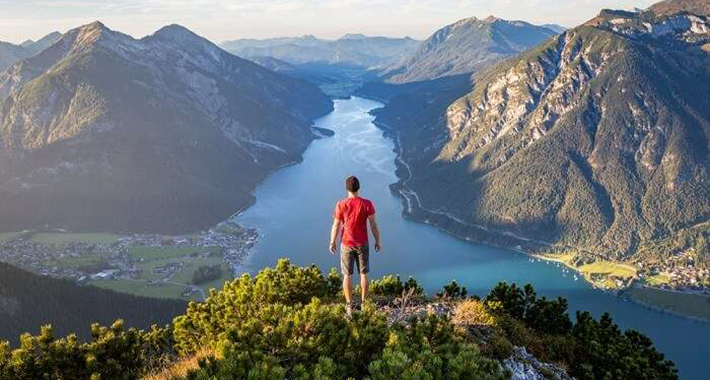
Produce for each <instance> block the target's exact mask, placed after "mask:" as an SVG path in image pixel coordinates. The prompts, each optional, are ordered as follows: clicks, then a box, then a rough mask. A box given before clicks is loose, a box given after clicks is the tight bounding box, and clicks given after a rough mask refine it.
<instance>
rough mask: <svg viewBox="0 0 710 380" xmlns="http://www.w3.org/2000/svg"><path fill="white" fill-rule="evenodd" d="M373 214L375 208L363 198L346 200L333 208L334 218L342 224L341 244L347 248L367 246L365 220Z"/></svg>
mask: <svg viewBox="0 0 710 380" xmlns="http://www.w3.org/2000/svg"><path fill="white" fill-rule="evenodd" d="M374 214H375V206H373V205H372V202H370V201H369V200H367V199H364V198H360V197H357V198H346V199H343V200H342V201H340V202H338V204H337V205H336V206H335V215H334V218H335V219H337V220H340V221H341V222H343V232H342V234H341V240H340V241H341V242H342V244H343V245H345V246H347V247H361V246H365V245H368V239H367V218H368V217H369V216H370V215H374Z"/></svg>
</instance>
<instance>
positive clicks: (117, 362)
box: [0, 321, 170, 380]
mask: <svg viewBox="0 0 710 380" xmlns="http://www.w3.org/2000/svg"><path fill="white" fill-rule="evenodd" d="M167 331H168V330H164V329H158V328H155V327H154V328H153V329H152V330H151V331H148V332H143V331H139V330H135V329H128V330H125V329H124V328H123V322H122V321H116V322H115V323H114V324H113V325H112V326H110V327H101V326H99V325H96V324H95V325H92V326H91V335H92V339H91V341H90V342H87V343H80V342H79V341H78V339H77V338H76V336H74V335H69V336H67V337H65V338H61V339H57V338H55V337H54V332H53V330H52V328H51V327H50V326H44V327H42V329H41V331H40V334H39V335H37V336H32V335H30V334H24V335H23V336H22V337H21V338H20V346H19V347H18V348H17V349H14V350H10V348H9V345H8V344H6V343H3V344H0V379H7V380H10V379H12V380H25V379H26V380H36V379H77V380H84V379H85V380H96V379H116V380H121V379H135V378H137V377H139V376H140V375H142V374H143V372H144V371H145V369H146V368H148V367H149V366H150V365H151V364H153V363H158V362H161V361H162V360H163V359H164V358H158V356H161V355H167V353H168V351H169V345H170V343H169V342H168V341H166V340H164V338H165V337H166V336H168V335H169V333H168V332H167Z"/></svg>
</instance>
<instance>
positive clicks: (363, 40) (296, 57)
mask: <svg viewBox="0 0 710 380" xmlns="http://www.w3.org/2000/svg"><path fill="white" fill-rule="evenodd" d="M419 44H421V41H417V40H414V39H411V38H409V37H405V38H390V37H369V36H365V35H362V34H346V35H345V36H343V37H341V38H339V39H337V40H324V39H319V38H316V37H315V36H311V35H306V36H302V37H282V38H271V39H265V40H256V39H240V40H233V41H226V42H223V43H222V44H220V46H221V47H222V48H224V49H225V50H227V51H229V52H231V53H233V54H236V55H238V56H240V57H244V58H254V57H271V58H276V59H279V60H281V61H285V62H288V63H290V64H298V65H300V64H308V63H319V64H330V65H345V66H352V67H361V68H372V67H377V66H381V65H385V64H388V63H390V62H392V61H395V60H397V59H400V58H402V57H404V56H407V55H408V54H410V53H411V52H413V51H415V50H416V49H417V48H418V47H419Z"/></svg>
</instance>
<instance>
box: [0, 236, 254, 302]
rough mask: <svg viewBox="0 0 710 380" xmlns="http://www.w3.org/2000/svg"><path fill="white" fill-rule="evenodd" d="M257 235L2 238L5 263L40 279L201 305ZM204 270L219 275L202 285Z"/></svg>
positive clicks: (235, 266)
mask: <svg viewBox="0 0 710 380" xmlns="http://www.w3.org/2000/svg"><path fill="white" fill-rule="evenodd" d="M257 238H258V236H257V234H256V231H254V230H245V229H243V228H241V227H240V226H238V225H235V224H231V223H221V224H219V225H218V226H216V227H214V228H213V229H210V230H208V231H205V232H200V233H195V234H191V235H186V236H165V235H150V234H135V235H130V236H120V235H113V234H71V233H63V232H45V233H42V232H39V233H38V232H30V231H25V232H21V233H14V234H7V235H6V236H5V237H4V238H1V237H0V248H1V249H2V252H3V261H5V262H8V263H11V264H13V265H15V266H18V267H20V268H23V269H26V270H29V271H32V272H34V273H37V274H41V275H45V276H50V277H54V278H60V279H66V280H70V281H73V282H75V283H77V284H79V285H93V286H97V287H100V288H105V289H111V290H115V291H118V292H122V293H129V294H133V295H137V296H146V297H154V298H172V299H186V300H197V301H201V300H204V299H205V298H206V295H208V294H209V290H210V289H211V288H219V287H221V285H222V284H223V283H224V282H226V281H228V280H229V279H231V278H233V274H234V273H235V272H238V271H239V268H240V266H241V264H242V262H243V260H244V258H245V257H246V255H247V254H248V253H249V249H250V248H251V247H252V246H253V245H254V244H255V243H256V241H257ZM200 268H218V270H216V272H218V275H216V276H214V278H209V279H208V280H207V281H198V279H197V278H196V277H195V272H196V271H198V270H199V269H200Z"/></svg>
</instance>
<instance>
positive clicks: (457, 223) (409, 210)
mask: <svg viewBox="0 0 710 380" xmlns="http://www.w3.org/2000/svg"><path fill="white" fill-rule="evenodd" d="M363 98H366V97H363ZM371 100H375V101H379V100H377V99H371ZM373 124H375V126H376V127H378V128H379V129H381V130H382V131H383V134H384V136H385V137H387V138H390V139H391V140H392V141H393V142H394V153H395V154H396V158H395V165H396V166H397V169H400V170H396V171H395V175H396V176H397V178H398V181H397V182H395V183H393V184H391V185H390V190H391V192H392V193H393V194H394V195H395V196H397V197H399V198H400V199H401V200H402V203H403V210H402V215H403V216H404V217H405V218H406V219H409V220H412V221H415V222H417V223H422V224H426V225H429V226H432V227H434V228H436V229H437V230H439V231H441V232H444V233H446V234H448V235H450V236H453V237H455V238H457V239H460V240H464V241H466V242H469V243H474V244H481V245H486V246H491V247H495V248H502V249H506V250H510V251H514V252H517V253H520V254H524V255H526V256H528V257H530V258H534V259H538V260H545V261H550V262H555V263H559V264H562V265H564V266H565V267H566V268H568V269H571V270H573V271H574V272H575V273H577V274H578V275H579V276H580V277H581V278H582V279H583V280H584V281H585V282H587V283H588V284H590V285H591V286H592V287H593V288H594V289H595V290H599V291H602V292H604V293H609V294H611V295H613V296H615V297H619V298H621V299H625V300H628V301H631V302H634V303H635V304H637V305H640V306H643V307H646V308H649V309H651V310H653V311H656V312H661V313H668V314H671V315H674V316H677V317H680V318H687V319H689V320H693V321H696V322H701V323H710V317H709V318H707V319H705V318H702V317H699V316H694V315H689V314H685V313H680V312H677V311H674V310H670V309H668V308H665V307H662V306H659V305H655V304H652V303H647V302H642V301H640V300H638V299H636V298H634V297H632V296H629V295H625V294H624V292H625V291H626V290H628V288H630V287H627V288H623V289H606V288H603V287H600V286H598V285H597V284H595V283H594V282H593V281H590V280H589V279H587V277H586V276H585V274H584V273H583V272H582V271H581V270H580V269H579V268H577V267H574V266H572V265H570V264H568V263H567V262H565V261H564V260H561V259H556V258H554V257H547V256H544V255H540V254H536V253H532V252H529V251H526V250H525V249H524V246H525V245H527V244H530V243H532V244H533V245H536V246H539V245H547V246H552V244H550V243H547V242H540V241H536V240H532V239H527V238H524V237H519V236H517V235H515V234H513V233H511V232H507V231H491V230H490V229H488V228H486V227H484V226H478V225H472V224H470V223H467V222H465V221H463V220H460V219H459V218H455V217H453V216H451V215H448V214H446V213H444V212H437V211H435V210H429V209H426V208H425V207H423V206H421V203H420V201H419V196H418V194H417V193H416V191H415V190H413V189H412V188H410V187H408V186H407V185H406V182H407V181H408V180H409V179H410V178H411V175H412V171H411V169H410V167H409V165H408V164H407V163H406V162H405V161H404V159H403V158H402V155H401V149H402V148H401V140H400V136H399V132H397V131H395V130H394V129H393V128H392V127H390V126H388V125H386V124H385V123H382V122H379V121H377V119H375V120H373ZM401 170H404V171H406V172H407V173H408V176H409V178H403V177H402V176H401V175H400V173H401ZM410 197H412V198H414V199H412V198H410ZM414 201H416V203H417V204H415V202H414ZM422 213H423V214H424V215H421V214H422ZM427 215H429V217H427ZM441 218H445V220H444V221H442V222H441V223H437V221H436V220H437V219H441ZM451 225H453V227H458V228H452V227H450V226H451ZM472 229H473V230H477V231H478V232H479V234H481V235H489V236H488V237H486V236H481V237H480V238H477V237H475V236H474V237H472V236H470V235H469V234H466V233H465V230H469V231H470V230H472ZM461 230H464V232H461ZM500 238H503V239H514V240H517V241H518V242H521V243H523V244H518V245H512V244H497V243H495V242H493V241H492V240H497V239H500ZM528 247H530V246H528ZM635 284H637V281H636V280H634V281H632V284H631V286H635ZM639 286H641V287H643V288H648V289H652V290H655V291H660V292H666V293H681V294H685V295H695V294H693V293H689V292H683V291H677V290H666V289H661V288H655V287H651V286H647V285H643V284H639ZM698 296H699V295H698Z"/></svg>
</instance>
